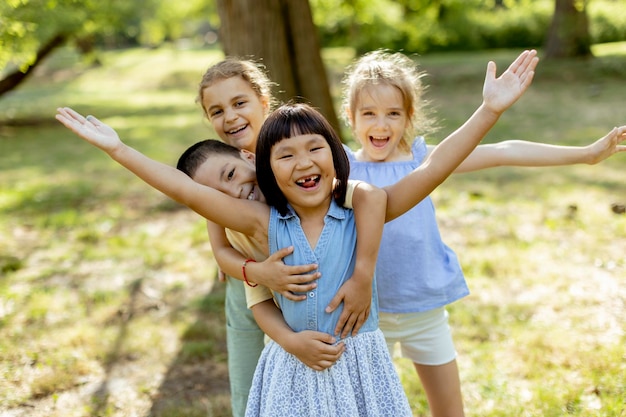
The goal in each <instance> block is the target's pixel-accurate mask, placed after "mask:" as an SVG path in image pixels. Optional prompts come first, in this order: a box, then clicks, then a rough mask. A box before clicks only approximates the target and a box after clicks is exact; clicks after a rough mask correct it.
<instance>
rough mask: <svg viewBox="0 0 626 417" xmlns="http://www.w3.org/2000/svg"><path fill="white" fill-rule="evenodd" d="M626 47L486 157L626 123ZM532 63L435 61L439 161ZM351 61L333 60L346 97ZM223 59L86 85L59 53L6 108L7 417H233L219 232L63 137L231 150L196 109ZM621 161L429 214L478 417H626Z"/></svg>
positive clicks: (156, 149)
mask: <svg viewBox="0 0 626 417" xmlns="http://www.w3.org/2000/svg"><path fill="white" fill-rule="evenodd" d="M624 46H625V44H624V43H621V44H606V45H596V46H594V54H595V55H596V56H597V58H596V59H595V60H594V61H593V62H592V63H589V62H588V61H576V60H571V61H565V62H564V63H554V62H552V63H547V62H541V63H540V66H539V68H538V70H537V74H536V78H535V80H534V82H533V86H531V88H530V89H529V91H528V92H527V93H526V94H525V95H524V97H523V98H522V99H521V100H520V101H519V102H518V103H516V105H515V106H514V107H513V108H512V109H511V110H509V111H507V113H506V114H504V115H503V116H502V117H501V118H500V120H499V121H498V123H497V124H496V126H495V127H494V128H493V129H492V131H491V133H490V134H489V135H488V137H487V138H486V139H485V142H495V141H499V140H503V139H511V138H520V139H529V140H541V141H549V142H553V143H559V144H568V145H584V144H588V143H590V141H592V140H594V139H595V138H598V137H600V136H602V135H604V134H605V133H606V132H607V131H608V129H610V128H611V127H612V126H614V125H619V124H622V123H624V112H623V97H624V95H625V94H626V91H625V89H626V82H625V81H626V79H625V76H626V75H625V74H626V71H623V68H624V65H625V62H626V60H625V59H624V52H623V51H624ZM518 52H519V51H518V50H505V49H502V50H491V51H487V52H471V53H469V52H468V53H436V54H435V53H431V54H425V55H424V56H422V57H420V58H419V62H420V65H421V67H422V68H423V69H424V70H425V71H426V72H427V73H428V76H427V77H426V78H425V82H426V83H427V84H428V85H429V89H428V90H427V93H428V94H427V98H428V99H429V100H430V101H431V102H432V104H433V105H434V106H435V107H436V108H437V109H438V117H439V119H440V125H441V126H442V127H441V131H440V132H438V133H437V134H436V135H432V136H431V137H428V138H427V140H428V141H429V142H430V143H437V142H438V141H439V140H440V139H441V138H443V137H445V136H446V135H447V134H448V133H449V132H451V131H452V130H453V129H455V128H456V127H458V126H459V125H460V124H461V123H462V122H464V121H465V120H466V119H467V117H468V116H469V115H470V114H471V112H472V111H473V110H474V109H475V108H476V105H477V104H478V101H477V100H479V97H480V91H481V85H482V82H483V79H484V70H485V64H486V62H487V60H489V59H492V60H494V61H495V62H496V63H497V65H498V70H499V72H500V71H501V70H502V69H503V68H504V67H505V65H506V64H507V63H509V62H510V61H511V60H512V59H513V58H514V57H515V56H516V55H517V53H518ZM354 55H355V53H354V51H353V50H351V49H350V48H342V49H333V50H325V51H324V57H325V58H326V63H327V64H328V68H329V71H330V75H331V76H330V79H331V80H333V84H334V85H333V86H332V88H333V90H332V91H335V92H337V93H338V91H339V89H338V85H337V84H338V82H339V80H340V79H341V74H342V73H343V70H344V68H345V65H346V64H347V63H348V62H349V61H350V60H351V59H352V57H353V56H354ZM221 57H222V55H221V54H220V53H219V51H216V50H208V51H207V50H188V49H187V50H180V49H176V48H172V47H169V46H168V47H162V48H158V49H150V50H146V49H133V48H130V49H126V50H120V51H108V52H105V53H103V54H102V55H101V61H102V62H101V65H100V66H98V67H93V68H86V67H85V66H84V65H82V64H80V63H79V62H78V60H76V59H75V54H74V53H71V52H70V51H69V50H68V49H63V50H60V51H58V52H57V53H56V54H55V55H54V56H52V57H51V60H50V61H49V62H47V63H46V65H45V66H44V67H43V68H42V71H41V72H38V74H35V75H34V76H33V78H31V79H29V80H28V82H27V83H26V84H25V85H24V86H23V88H20V89H19V90H17V91H15V92H14V94H11V95H10V96H8V97H6V98H5V99H4V101H3V103H2V105H3V110H5V109H10V110H11V118H10V119H9V120H10V121H11V122H13V124H12V125H11V126H6V125H4V126H0V253H2V255H3V256H6V257H8V258H2V257H0V266H1V265H3V262H4V265H6V267H5V268H4V269H3V270H1V271H0V274H1V276H2V279H1V280H0V340H2V343H0V409H1V410H2V411H1V412H5V410H6V412H7V413H11V414H16V415H19V414H22V415H33V416H34V415H46V416H47V417H65V416H67V415H80V416H83V415H85V416H86V415H89V416H122V415H142V416H147V415H152V416H155V417H156V416H171V417H179V416H180V417H182V416H194V415H213V416H228V415H230V405H229V396H228V384H227V382H226V381H227V374H226V357H227V356H226V350H225V317H224V292H225V290H224V286H223V284H222V283H219V282H216V278H215V277H216V265H215V262H214V260H213V258H212V254H211V248H210V245H209V243H208V240H207V237H206V227H205V222H204V221H202V220H201V219H199V218H198V216H197V215H195V214H194V213H192V212H190V211H189V210H186V209H182V208H180V207H179V208H177V206H176V205H174V204H173V203H170V202H169V200H167V199H166V198H164V197H163V196H161V195H160V194H158V193H156V192H154V191H153V190H152V189H150V188H149V187H148V186H146V185H145V184H143V183H142V182H141V181H139V180H137V179H136V178H134V177H133V176H132V175H130V174H128V173H127V172H125V171H124V170H123V169H121V168H120V167H118V166H117V165H116V164H115V163H113V162H112V161H110V159H109V158H107V157H106V156H104V155H103V154H102V153H101V152H100V151H99V150H96V149H93V148H91V147H90V146H88V145H86V144H84V143H82V142H81V141H80V140H79V139H77V138H75V137H74V136H73V135H72V134H71V133H69V132H68V131H67V130H65V129H64V128H63V127H62V126H60V125H59V124H58V123H57V122H56V121H54V120H53V113H54V111H53V109H54V108H55V107H56V106H59V105H71V106H73V107H76V108H77V109H78V110H80V111H81V112H84V113H92V114H95V115H96V116H98V117H100V118H101V119H102V120H103V121H105V122H107V123H110V124H111V125H113V126H115V127H116V128H117V130H118V132H119V133H120V135H121V136H122V137H123V138H125V139H126V141H127V142H129V143H130V144H132V145H134V146H136V147H137V148H138V149H140V150H142V151H143V152H145V153H146V154H148V155H149V156H152V157H154V158H156V159H158V160H161V161H164V162H166V163H174V161H175V160H176V158H177V155H179V154H180V152H182V150H183V149H184V148H186V147H187V145H188V144H189V143H190V142H191V141H195V140H197V139H199V138H205V137H210V136H213V134H212V133H211V131H210V130H209V126H208V124H207V123H206V122H204V121H203V118H202V117H203V116H202V112H201V111H200V109H199V108H198V106H197V105H196V104H195V103H194V99H195V96H196V90H195V89H196V86H197V81H198V80H199V77H200V75H201V74H202V72H203V71H204V69H205V68H206V67H207V66H208V65H210V64H211V63H212V62H214V61H217V60H219V59H221ZM6 117H7V115H6V114H0V118H5V119H1V120H7V119H6ZM25 121H26V122H25ZM625 157H626V154H621V155H615V156H613V157H612V158H611V159H610V160H608V161H605V162H603V163H602V164H599V165H596V166H586V165H580V166H572V167H562V168H546V169H521V168H498V169H493V170H486V171H483V172H477V173H472V174H464V175H455V176H452V177H451V178H450V179H448V180H447V181H446V183H445V184H444V185H443V186H442V187H439V188H438V189H437V191H436V192H435V193H433V199H434V200H435V204H436V206H437V214H438V219H439V221H440V225H441V229H442V235H443V238H444V240H445V241H446V242H447V243H448V244H449V245H450V246H451V247H452V248H453V249H454V250H455V251H456V252H457V254H458V255H459V258H460V261H461V263H462V265H463V268H464V271H465V274H466V276H467V278H468V283H469V285H470V288H471V294H470V296H468V297H466V298H464V299H463V300H460V301H459V302H457V303H454V304H453V305H451V306H450V308H449V311H450V321H451V327H452V330H453V332H454V338H455V344H456V348H457V351H458V352H459V359H458V363H459V368H460V374H461V380H462V388H463V394H464V398H465V403H466V406H467V413H468V415H471V416H481V417H496V416H511V415H520V416H524V415H526V416H539V415H541V416H543V415H545V416H561V415H563V414H566V413H569V414H568V415H572V416H579V417H583V416H587V415H598V416H607V417H608V416H612V415H619V414H620V412H622V410H623V408H624V398H625V394H626V393H625V392H624V375H625V374H626V373H625V372H626V369H625V364H624V358H623V357H624V342H625V341H624V336H623V335H624V323H623V314H622V312H623V308H622V307H623V292H622V290H621V289H622V283H623V276H624V271H625V270H626V258H625V257H624V254H625V253H626V247H625V246H624V245H625V244H626V241H625V240H624V239H623V237H624V236H626V216H624V215H618V214H614V213H612V212H611V210H610V204H611V203H613V202H616V203H619V202H622V203H623V201H621V200H623V196H626V185H625V183H624V180H623V175H622V174H623V166H624V161H625ZM572 206H576V207H577V209H576V210H573V209H572V208H571V207H572ZM396 364H397V366H398V369H399V370H400V374H401V378H402V382H403V385H404V387H405V390H406V392H407V394H408V396H409V399H410V403H411V406H412V409H413V412H414V414H415V415H416V416H426V415H428V411H427V401H426V396H425V394H424V392H423V390H422V387H421V384H420V382H419V379H418V378H417V376H416V373H415V370H414V368H413V366H412V364H411V363H409V362H407V361H404V360H400V359H397V360H396ZM215 385H217V387H216V386H215ZM168 387H169V388H168ZM89 392H91V393H93V394H92V395H90V394H88V393H89ZM86 393H87V394H86ZM194 394H196V396H194Z"/></svg>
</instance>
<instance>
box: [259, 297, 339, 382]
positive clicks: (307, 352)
mask: <svg viewBox="0 0 626 417" xmlns="http://www.w3.org/2000/svg"><path fill="white" fill-rule="evenodd" d="M252 314H253V315H254V318H255V320H256V322H257V323H258V325H259V327H260V328H261V329H262V330H263V331H264V332H265V334H267V335H268V336H269V337H270V338H271V339H272V340H274V341H275V342H276V343H278V344H279V345H280V346H282V347H283V349H285V350H286V351H287V352H289V353H291V354H292V355H294V356H296V357H297V358H298V359H299V360H300V361H301V362H302V363H304V364H305V365H307V366H308V367H310V368H313V369H315V370H316V371H322V370H324V369H326V368H329V367H330V366H332V365H333V364H334V363H335V362H336V361H337V359H339V357H340V356H341V354H342V353H343V351H344V350H345V345H344V343H343V342H341V343H338V344H336V345H335V344H334V343H335V342H336V340H335V338H334V337H333V336H331V335H329V334H326V333H322V332H316V331H312V330H305V331H302V332H294V331H293V330H292V329H291V327H289V326H288V325H287V323H286V322H285V319H284V318H283V315H282V313H281V311H280V309H279V308H278V307H277V306H276V304H274V301H273V300H266V301H263V302H261V303H258V304H255V305H254V306H252Z"/></svg>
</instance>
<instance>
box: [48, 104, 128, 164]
mask: <svg viewBox="0 0 626 417" xmlns="http://www.w3.org/2000/svg"><path fill="white" fill-rule="evenodd" d="M55 119H57V120H58V121H59V122H61V123H62V124H63V125H64V126H65V127H67V128H68V129H69V130H71V131H72V132H74V133H76V135H78V136H80V137H81V138H83V139H85V140H86V141H87V142H89V143H91V144H92V145H94V146H97V147H98V148H100V149H102V150H103V151H105V152H107V153H111V152H113V151H115V149H117V148H118V147H119V146H120V145H121V144H122V141H121V140H120V138H119V136H118V135H117V132H116V131H115V130H113V128H112V127H110V126H109V125H106V124H104V123H102V122H101V121H100V120H98V119H96V118H95V117H93V116H87V117H83V116H82V115H81V114H80V113H78V112H76V111H74V110H72V109H71V108H69V107H60V108H58V109H57V114H56V116H55Z"/></svg>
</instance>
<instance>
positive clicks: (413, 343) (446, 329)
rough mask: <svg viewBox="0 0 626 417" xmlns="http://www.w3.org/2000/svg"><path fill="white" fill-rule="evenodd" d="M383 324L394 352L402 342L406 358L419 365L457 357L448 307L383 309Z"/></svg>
mask: <svg viewBox="0 0 626 417" xmlns="http://www.w3.org/2000/svg"><path fill="white" fill-rule="evenodd" d="M379 326H380V329H381V330H382V331H383V333H384V334H385V340H386V341H387V347H388V348H389V353H390V354H391V355H392V356H393V350H394V347H395V345H396V343H400V349H401V354H402V357H403V358H408V359H410V360H412V361H413V362H415V363H417V364H419V365H431V366H436V365H445V364H446V363H449V362H452V361H453V360H454V359H455V358H456V350H455V349H454V342H453V341H452V333H451V331H450V326H449V325H448V311H447V310H446V309H445V307H440V308H436V309H434V310H429V311H424V312H419V313H402V314H396V313H383V312H380V313H379Z"/></svg>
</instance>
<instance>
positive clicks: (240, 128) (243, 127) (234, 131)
mask: <svg viewBox="0 0 626 417" xmlns="http://www.w3.org/2000/svg"><path fill="white" fill-rule="evenodd" d="M246 126H247V125H246ZM246 126H241V127H238V128H236V129H233V130H229V131H228V134H229V135H232V134H235V133H237V132H240V131H242V130H243V129H245V128H246Z"/></svg>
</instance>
